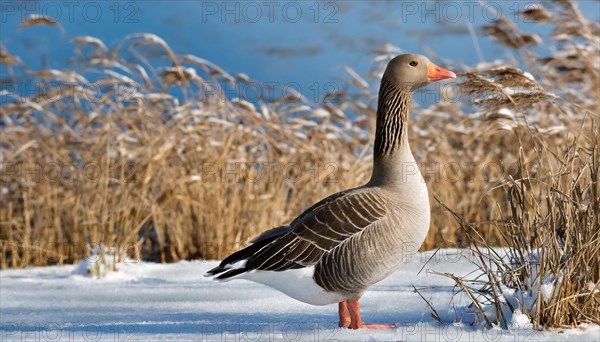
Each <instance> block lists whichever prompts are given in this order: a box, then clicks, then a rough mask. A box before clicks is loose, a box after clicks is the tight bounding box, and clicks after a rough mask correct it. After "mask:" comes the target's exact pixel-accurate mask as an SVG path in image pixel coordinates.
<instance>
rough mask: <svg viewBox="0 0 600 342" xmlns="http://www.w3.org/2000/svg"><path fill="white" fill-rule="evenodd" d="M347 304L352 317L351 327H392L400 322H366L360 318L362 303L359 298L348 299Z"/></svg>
mask: <svg viewBox="0 0 600 342" xmlns="http://www.w3.org/2000/svg"><path fill="white" fill-rule="evenodd" d="M347 305H348V310H349V311H350V316H351V318H352V319H351V322H350V326H349V328H350V329H361V328H367V329H391V328H395V327H397V326H398V324H364V323H363V322H362V319H361V318H360V303H359V302H358V301H357V300H348V301H347Z"/></svg>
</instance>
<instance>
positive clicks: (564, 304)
mask: <svg viewBox="0 0 600 342" xmlns="http://www.w3.org/2000/svg"><path fill="white" fill-rule="evenodd" d="M522 15H523V16H527V17H528V18H530V19H534V20H537V21H539V23H540V24H543V25H552V26H553V29H554V32H553V34H552V36H551V37H550V38H549V39H548V41H546V42H545V44H547V45H550V46H551V49H549V50H550V51H551V54H549V55H537V54H536V53H535V52H534V51H535V49H534V46H535V45H536V44H539V43H541V38H540V37H538V36H535V35H531V34H526V33H520V32H519V30H518V28H517V26H516V25H515V24H514V23H512V22H510V21H508V20H506V19H501V20H499V21H498V22H496V23H493V24H491V25H489V26H488V27H486V28H485V32H486V34H488V35H489V36H490V37H491V38H492V39H495V40H496V41H497V42H498V44H501V45H503V46H505V47H506V49H507V55H509V56H514V57H515V58H512V59H508V60H507V61H501V62H496V63H491V64H481V65H478V66H475V67H464V66H456V65H454V66H453V65H446V66H447V67H448V68H450V69H451V70H458V69H462V70H463V73H462V74H461V75H460V76H461V78H460V80H461V83H459V84H458V85H455V86H454V87H447V88H444V89H443V91H442V92H441V93H442V95H443V97H444V98H443V99H442V101H441V102H440V103H439V104H436V105H433V106H430V107H428V108H421V107H418V106H415V108H413V114H414V115H413V117H412V118H411V126H410V127H411V136H410V139H411V146H413V152H414V153H415V157H416V159H417V160H418V161H419V162H420V163H421V171H422V173H423V174H424V177H425V179H426V182H427V184H428V186H429V191H430V195H431V203H432V224H431V230H430V233H429V235H428V237H427V239H426V241H425V243H424V245H423V247H422V249H425V250H427V249H432V248H436V247H470V248H473V249H474V250H476V251H478V250H481V248H485V247H490V248H491V247H493V246H508V247H510V250H511V251H513V252H511V253H513V254H511V255H513V258H511V259H510V262H508V261H507V259H506V258H505V257H504V256H502V257H500V256H498V257H497V258H495V257H494V256H489V255H488V254H486V259H485V260H495V265H496V266H498V265H499V266H498V267H497V268H494V269H493V272H500V276H499V278H498V277H495V276H493V277H489V279H490V283H489V284H487V287H486V288H487V289H492V290H496V291H498V290H502V289H506V286H508V287H511V286H512V288H524V287H526V285H525V284H524V279H530V278H531V277H530V276H531V275H532V274H534V273H535V274H536V276H538V280H539V279H546V278H547V277H554V278H553V279H558V278H560V279H561V281H558V280H557V281H556V284H555V289H556V291H555V292H554V297H552V299H551V300H548V301H543V300H541V301H538V302H540V303H541V302H543V305H538V306H535V309H533V311H532V312H530V315H531V317H532V320H533V322H535V324H536V327H539V326H544V327H556V326H566V325H577V324H580V323H582V322H596V323H600V319H599V316H598V312H600V304H599V303H600V300H599V298H598V293H599V286H600V285H599V284H600V274H599V271H598V270H599V269H600V265H599V264H598V259H599V258H598V255H599V254H598V252H599V251H598V248H599V247H598V246H600V237H599V234H600V233H599V230H600V229H599V227H600V218H599V214H598V213H599V212H600V185H599V183H598V170H599V169H600V161H599V157H600V155H599V151H598V149H599V148H600V147H599V146H600V144H599V139H600V138H599V135H598V124H599V113H598V108H599V107H598V106H599V97H600V82H599V75H600V66H599V65H598V59H597V56H598V53H599V52H600V51H599V50H600V48H599V44H600V43H599V40H598V32H599V29H598V25H597V23H594V22H589V21H587V20H586V19H585V18H584V17H583V16H582V15H581V13H579V10H578V9H577V7H576V5H575V4H574V3H572V2H562V3H558V4H552V5H551V6H549V8H544V7H541V6H540V7H539V11H538V12H536V11H532V10H528V11H527V12H524V13H522ZM34 19H35V20H33V19H32V20H31V21H29V22H28V23H27V26H33V25H36V22H37V23H42V24H44V23H45V24H46V25H49V24H47V20H43V18H40V17H36V18H34ZM54 24H57V23H53V24H52V25H54ZM73 42H74V43H75V44H76V48H75V51H74V54H73V58H72V60H71V65H72V66H73V67H72V68H70V69H64V70H55V69H52V70H30V69H29V68H28V67H27V66H26V65H24V64H23V62H22V61H21V59H19V58H18V56H14V55H12V54H11V53H10V51H8V50H7V49H6V48H5V47H4V46H2V47H1V52H0V63H1V64H2V65H3V66H2V68H6V69H5V70H6V71H7V73H5V74H6V75H9V76H8V78H7V79H4V80H3V84H4V85H5V87H4V88H3V89H4V90H2V96H3V98H4V100H5V101H3V103H2V104H1V105H0V127H2V135H1V137H0V162H1V163H2V165H1V166H2V177H1V184H0V192H1V197H0V228H1V231H0V242H1V262H0V266H1V267H2V268H9V267H16V268H18V267H27V266H31V265H49V264H62V263H74V262H77V261H79V260H82V259H83V258H85V257H86V256H88V255H89V254H90V253H91V252H90V251H97V250H98V248H97V247H98V246H107V248H109V249H110V250H111V251H114V252H113V253H115V254H116V258H114V260H119V259H125V258H127V257H130V258H137V259H143V260H152V261H160V262H173V261H178V260H182V259H196V258H203V259H218V258H222V257H223V256H224V255H225V254H228V253H230V252H232V251H234V250H236V249H238V248H239V247H241V246H243V245H244V244H246V243H247V241H248V240H249V239H250V238H252V237H253V236H254V235H256V234H258V233H260V232H261V231H263V230H265V229H268V228H271V227H274V226H278V225H281V224H285V223H287V222H289V221H290V219H292V218H294V217H295V216H296V215H297V214H298V213H300V212H301V210H303V209H304V208H306V207H307V206H308V205H310V204H311V203H313V202H315V201H317V200H319V199H320V198H322V197H324V196H326V195H328V194H331V193H333V192H336V191H338V190H342V189H345V188H348V187H352V186H357V185H360V184H362V183H364V182H366V181H367V180H368V177H369V176H370V169H371V162H372V159H371V155H370V150H371V144H372V136H373V124H374V122H375V105H376V94H377V92H376V84H377V82H378V77H379V76H380V74H381V72H382V67H383V66H384V65H385V63H386V62H387V61H388V60H389V59H390V58H391V57H393V54H395V53H396V51H397V49H396V48H394V47H393V46H390V45H387V46H384V47H382V48H381V49H377V50H374V51H373V52H372V53H373V70H372V71H371V72H370V73H368V75H365V76H364V78H363V76H361V75H358V74H357V73H356V72H354V71H353V70H351V69H349V68H348V69H347V71H348V86H347V88H346V90H345V91H340V92H335V93H328V94H325V96H324V97H323V99H321V100H320V101H319V102H317V103H313V102H312V101H309V100H307V99H306V98H304V97H303V96H302V94H298V93H295V92H292V91H288V92H287V93H284V94H282V96H280V97H278V98H274V99H273V98H269V99H262V98H259V97H256V98H254V100H255V101H247V100H246V99H243V98H232V97H231V96H227V89H231V88H235V87H236V86H252V87H256V89H267V87H266V86H265V85H262V84H260V82H256V81H254V80H251V79H249V78H248V76H247V75H244V74H239V75H231V74H229V73H227V72H226V71H225V70H223V69H222V68H220V67H219V66H218V65H216V64H214V63H211V62H209V61H206V60H204V59H202V58H200V57H197V56H193V55H185V54H179V53H178V52H176V51H173V50H172V49H171V48H170V47H169V45H168V44H167V42H165V41H164V40H163V39H161V38H160V37H157V36H155V35H153V34H149V33H141V34H135V35H131V36H128V37H125V38H124V39H123V40H122V41H121V42H119V43H118V44H117V45H115V46H106V45H105V44H104V42H102V41H100V40H98V39H97V38H94V37H87V36H80V37H75V38H73ZM519 61H520V62H521V63H520V64H519ZM440 64H444V63H440ZM524 70H527V72H526V71H524ZM33 83H36V84H41V85H43V86H42V87H40V91H39V93H38V94H35V95H32V96H29V97H22V96H20V95H18V91H16V89H15V91H13V89H12V88H11V87H10V86H11V85H15V84H17V85H18V84H33ZM417 96H418V94H417ZM457 97H461V98H463V99H464V98H467V99H469V100H470V101H469V105H466V102H465V101H455V100H454V99H456V98H457ZM453 218H454V219H453ZM482 253H483V252H482ZM535 253H537V254H535ZM534 254H535V255H539V258H537V259H535V258H532V257H531V256H532V255H534ZM482 255H483V254H482ZM533 259H535V260H537V261H536V262H537V264H536V265H533V266H532V260H533ZM490 264H491V263H490V262H487V263H483V264H482V265H483V266H482V271H483V272H484V273H485V274H488V275H489V274H491V273H490V272H492V269H491V268H490V269H488V268H486V267H487V266H485V265H490ZM490 267H491V266H490ZM532 267H533V268H535V270H536V271H535V272H532V271H531V270H532ZM498 270H500V271H498ZM494 274H496V273H494ZM539 277H542V278H539ZM507 279H510V281H508V280H507ZM505 280H506V281H505ZM540 283H541V282H540V281H538V282H537V283H536V284H538V285H537V286H539V284H540ZM460 284H463V285H464V286H462V287H461V286H459V288H461V289H462V290H464V291H471V290H474V289H475V288H474V286H475V285H474V284H468V283H466V280H465V281H461V282H460ZM477 291H479V289H478V290H477ZM481 293H483V292H482V291H479V292H478V294H481ZM494 298H495V300H496V301H494ZM505 302H506V301H504V302H502V300H501V296H495V297H493V298H492V300H491V301H490V302H489V303H492V304H491V305H496V307H503V306H506V304H505ZM489 303H488V304H489ZM482 305H483V304H482ZM481 314H482V315H484V316H483V317H485V320H486V321H489V322H490V323H497V324H500V323H501V322H500V320H501V318H500V317H499V316H498V317H496V318H493V317H492V316H489V314H488V313H487V311H485V310H482V312H481ZM486 315H487V316H486ZM488 316H489V317H488ZM490 317H491V318H490ZM504 323H505V324H506V322H504Z"/></svg>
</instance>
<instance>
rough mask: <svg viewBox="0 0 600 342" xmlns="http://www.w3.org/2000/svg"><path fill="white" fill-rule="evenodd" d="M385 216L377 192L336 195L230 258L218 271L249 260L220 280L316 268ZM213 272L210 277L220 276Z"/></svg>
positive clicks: (381, 201) (384, 210) (383, 207)
mask: <svg viewBox="0 0 600 342" xmlns="http://www.w3.org/2000/svg"><path fill="white" fill-rule="evenodd" d="M385 215H386V205H385V201H384V200H383V198H382V197H381V196H380V195H378V194H376V193H375V192H373V191H369V190H367V189H353V190H348V191H344V192H340V193H336V194H333V195H331V196H329V197H327V198H325V199H323V200H321V201H320V202H318V203H316V204H315V205H313V206H312V207H310V208H308V209H307V210H305V211H304V212H303V213H302V214H301V215H300V216H298V217H297V218H296V219H295V220H294V221H292V223H290V225H289V226H287V227H279V228H276V231H275V232H273V233H272V234H268V235H267V236H268V237H267V238H265V239H262V240H260V239H259V240H258V241H257V242H256V243H254V244H252V245H250V246H248V247H246V248H245V249H243V250H241V251H239V252H236V253H234V254H233V255H231V256H230V257H228V258H226V259H225V260H223V262H222V263H221V265H220V266H218V267H217V268H215V269H214V270H217V269H218V270H219V271H221V272H222V271H225V270H227V269H228V267H227V266H228V265H232V264H234V263H236V262H238V261H241V260H246V262H245V263H244V265H243V266H242V267H241V268H236V269H232V270H229V272H226V273H224V274H222V275H221V276H220V277H219V278H220V279H225V278H229V277H231V276H234V275H236V274H240V273H243V272H246V271H250V270H268V271H284V270H287V269H293V268H302V267H307V266H312V265H315V264H316V263H317V262H318V261H319V260H320V259H321V258H322V257H323V255H324V254H325V253H327V252H329V251H331V250H332V249H334V248H336V247H337V246H339V245H340V244H343V243H344V241H346V240H348V239H349V238H351V237H352V236H354V235H356V234H359V233H360V232H362V231H363V230H364V229H367V228H368V227H370V226H371V225H373V224H374V223H375V222H377V221H379V220H381V219H383V218H384V217H385ZM277 233H278V234H279V235H274V234H277ZM236 254H237V255H236ZM234 255H236V256H235V257H234ZM232 257H233V258H232ZM212 271H213V270H211V271H209V273H211V274H216V273H220V272H212Z"/></svg>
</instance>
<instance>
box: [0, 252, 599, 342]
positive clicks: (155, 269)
mask: <svg viewBox="0 0 600 342" xmlns="http://www.w3.org/2000/svg"><path fill="white" fill-rule="evenodd" d="M432 255H433V252H426V253H420V254H417V255H416V256H415V257H414V258H413V260H412V261H411V262H409V263H408V264H406V265H405V266H404V267H403V268H402V269H400V270H399V271H397V272H395V273H394V274H392V276H390V277H389V278H387V279H386V280H384V281H382V282H381V283H379V284H377V285H375V286H373V287H372V288H371V290H370V291H368V292H367V293H366V294H365V295H364V296H363V298H362V300H361V306H362V316H363V320H364V321H365V322H367V323H392V322H397V323H399V324H400V326H399V327H398V328H396V329H391V330H381V331H380V330H359V331H352V330H347V329H341V328H338V327H337V305H335V304H334V305H328V306H312V305H308V304H304V303H301V302H298V301H295V300H293V299H291V298H289V297H287V296H285V295H283V294H282V293H279V292H277V291H275V290H272V289H271V288H269V287H266V286H263V285H260V284H257V283H253V282H250V281H246V280H233V281H230V282H226V283H219V282H216V281H213V280H211V279H210V278H205V277H204V276H203V274H204V273H205V272H206V271H207V270H209V269H210V268H212V267H215V266H216V265H217V264H218V263H217V262H216V261H191V262H189V261H183V262H179V263H176V264H154V263H146V262H137V261H132V260H127V261H126V262H123V263H119V264H118V265H117V269H118V271H116V272H108V273H106V275H105V276H104V277H101V278H94V277H90V276H88V275H86V273H85V272H82V270H85V269H87V268H88V267H89V265H88V264H89V260H88V262H87V263H84V264H82V265H85V266H78V265H68V266H52V267H37V268H29V269H25V270H3V271H0V290H1V291H0V303H1V310H0V322H1V325H0V341H5V340H6V341H13V340H27V341H29V340H32V341H83V340H89V341H97V340H101V341H129V340H139V341H146V340H194V341H280V340H284V341H285V340H302V341H306V340H310V341H322V340H329V339H335V340H352V341H357V340H358V341H360V340H363V341H364V340H369V341H376V340H403V341H405V340H406V341H421V340H430V341H446V340H452V341H481V340H485V341H526V340H536V341H555V340H565V339H567V338H568V339H569V340H571V341H598V340H599V338H600V328H599V327H598V326H595V325H592V326H588V327H586V328H584V329H569V330H565V331H563V332H558V331H547V332H539V331H534V330H532V329H531V325H530V323H529V320H528V318H527V317H526V315H524V314H519V313H515V314H514V315H513V316H512V318H511V326H510V327H509V329H508V330H503V329H499V328H491V329H489V328H486V327H484V326H482V325H471V324H469V323H468V322H466V321H463V322H455V320H456V317H457V314H458V315H459V316H460V315H461V312H463V313H464V312H465V307H466V306H467V305H468V304H469V303H470V302H469V301H468V299H467V298H466V297H465V296H462V295H461V294H458V295H456V300H457V301H458V302H457V303H456V304H455V305H456V307H455V306H453V304H452V302H451V298H452V294H453V288H452V285H453V284H452V281H451V280H450V279H448V278H446V277H442V276H439V275H435V274H432V273H431V272H428V270H431V271H438V272H450V273H454V274H456V275H458V276H464V275H467V274H468V273H470V272H472V271H473V270H474V269H475V266H474V265H473V264H472V263H471V261H470V260H474V258H472V256H470V255H469V254H468V252H466V251H464V250H455V249H445V250H440V251H438V252H437V253H436V254H435V255H434V256H433V258H431V259H432V260H431V261H430V262H429V263H427V265H426V266H425V267H424V269H423V270H421V268H423V266H424V264H425V263H426V262H427V260H428V259H430V257H432ZM413 285H414V286H416V287H417V288H419V289H420V292H421V294H422V295H423V296H424V297H425V298H426V299H427V300H428V301H430V303H431V304H432V305H433V306H434V307H435V309H436V310H437V312H438V313H439V315H440V316H441V318H442V320H443V322H444V323H443V324H440V323H438V322H437V321H436V320H435V319H433V317H432V316H431V310H430V309H429V308H428V306H427V304H426V303H425V302H424V301H423V300H422V299H421V298H420V297H419V295H418V294H416V293H414V290H413ZM427 287H430V288H429V289H423V288H427ZM464 317H466V316H464Z"/></svg>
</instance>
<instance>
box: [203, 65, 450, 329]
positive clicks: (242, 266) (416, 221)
mask: <svg viewBox="0 0 600 342" xmlns="http://www.w3.org/2000/svg"><path fill="white" fill-rule="evenodd" d="M455 77H456V75H455V74H454V73H453V72H451V71H448V70H445V69H442V68H440V67H438V66H437V65H435V64H433V63H432V62H430V61H429V59H428V58H427V57H425V56H421V55H414V54H406V55H399V56H396V57H395V58H394V59H392V60H391V61H390V62H389V64H388V66H387V68H386V70H385V72H384V74H383V78H382V79H381V86H380V89H379V100H378V103H377V121H376V130H375V144H374V150H373V172H372V175H371V179H370V180H369V182H368V183H366V184H365V185H362V186H360V187H357V188H353V189H349V190H345V191H342V192H338V193H336V194H333V195H331V196H329V197H327V198H325V199H323V200H321V201H320V202H318V203H316V204H315V205H313V206H311V207H310V208H308V209H306V210H305V211H304V212H303V213H302V214H300V216H298V217H297V218H296V219H294V220H293V221H292V222H291V223H290V224H289V225H286V226H281V227H278V228H273V229H271V230H268V231H266V232H264V233H263V234H261V235H259V236H258V237H256V238H255V239H254V240H252V241H251V244H250V245H249V246H248V247H246V248H244V249H242V250H240V251H237V252H235V253H233V254H231V255H230V256H228V257H227V258H225V259H224V260H223V261H222V262H221V263H220V265H219V266H217V267H215V268H213V269H211V270H210V271H208V272H207V274H206V276H215V279H217V280H229V279H234V278H241V279H247V280H252V281H255V282H258V283H261V284H265V285H267V286H270V287H272V288H274V289H277V290H279V291H281V292H283V293H285V294H287V295H288V296H290V297H292V298H295V299H297V300H299V301H302V302H305V303H309V304H314V305H327V304H334V303H338V305H339V325H340V326H341V327H348V328H351V329H358V328H363V327H365V328H391V327H394V326H396V325H395V324H364V323H363V322H362V320H361V317H360V306H359V300H360V298H361V296H362V295H363V293H364V292H365V291H366V290H367V289H368V288H369V287H370V286H371V285H373V284H375V283H377V282H379V281H381V280H383V279H385V278H386V277H387V276H389V275H390V274H391V273H392V272H394V271H395V270H397V269H398V268H399V267H400V266H402V264H403V263H405V262H407V261H408V260H409V259H410V258H411V257H412V256H413V255H414V254H415V253H416V252H417V250H418V249H419V247H420V246H421V244H422V243H423V240H424V239H425V236H426V235H427V231H428V230H429V211H430V208H429V197H428V194H427V186H426V184H425V182H424V180H423V177H422V176H421V173H420V172H419V168H418V166H417V164H416V162H415V159H414V157H413V155H412V152H411V150H410V147H409V145H408V118H409V112H410V103H411V96H412V92H413V91H414V90H416V89H418V88H420V87H422V86H424V85H426V84H427V83H429V82H434V81H438V80H443V79H446V78H455Z"/></svg>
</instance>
